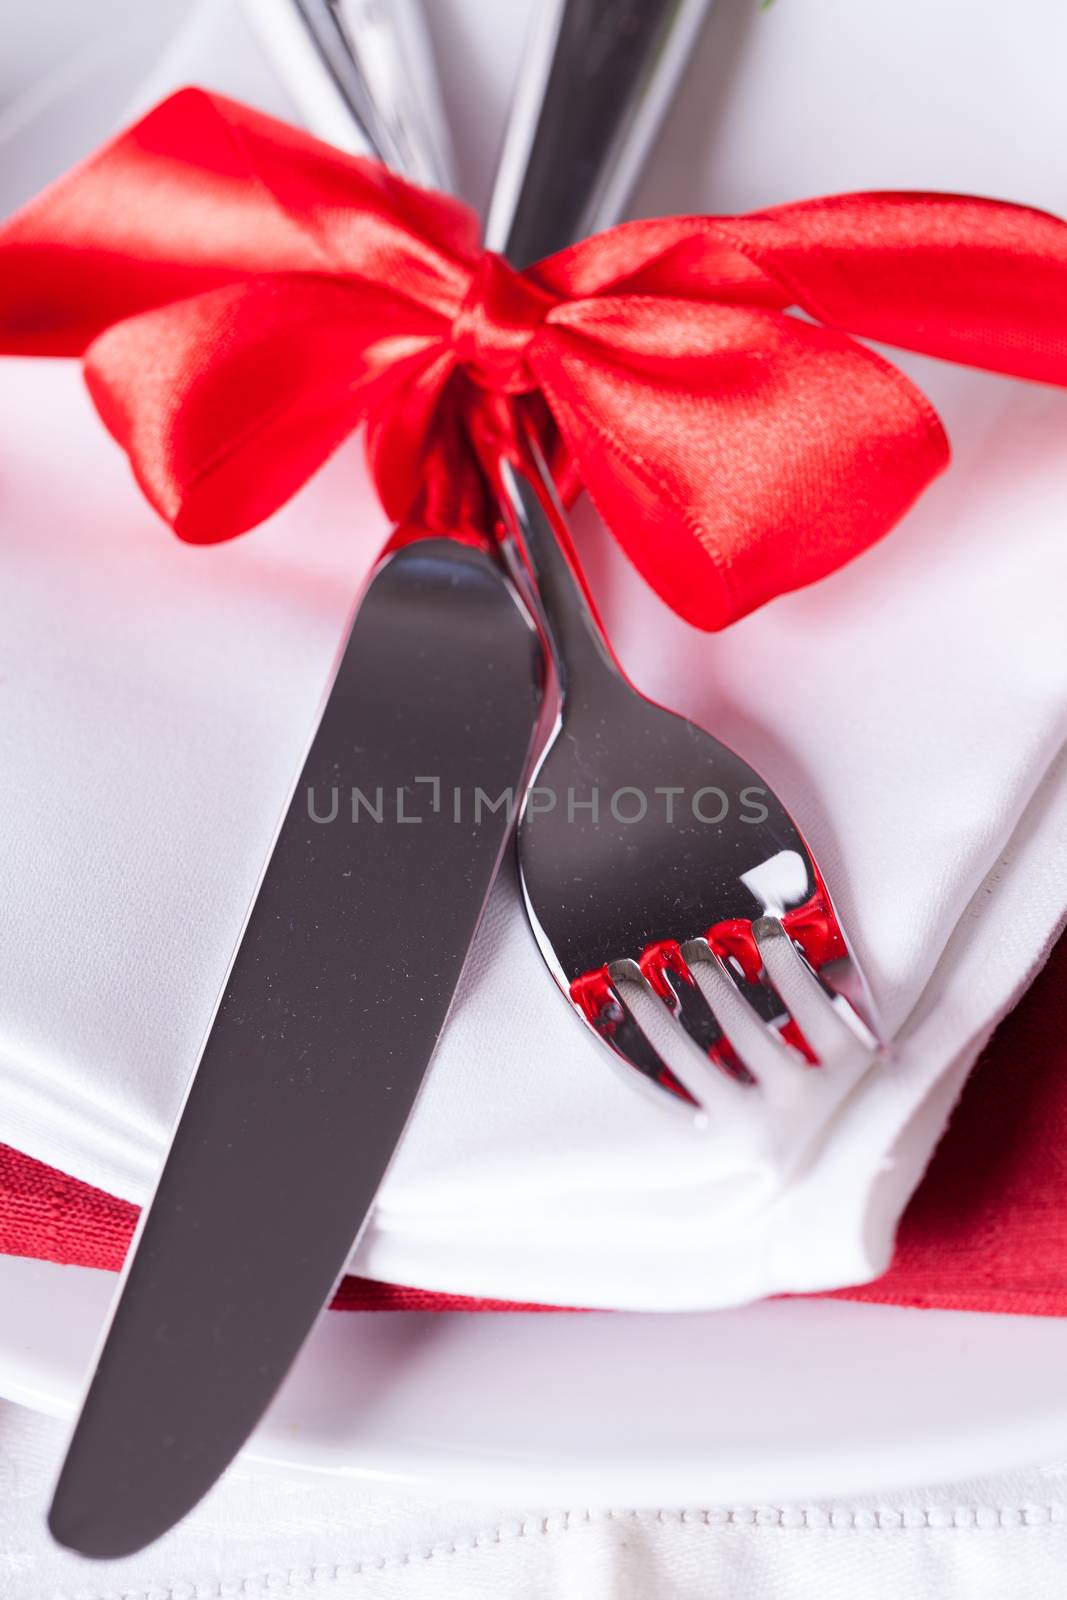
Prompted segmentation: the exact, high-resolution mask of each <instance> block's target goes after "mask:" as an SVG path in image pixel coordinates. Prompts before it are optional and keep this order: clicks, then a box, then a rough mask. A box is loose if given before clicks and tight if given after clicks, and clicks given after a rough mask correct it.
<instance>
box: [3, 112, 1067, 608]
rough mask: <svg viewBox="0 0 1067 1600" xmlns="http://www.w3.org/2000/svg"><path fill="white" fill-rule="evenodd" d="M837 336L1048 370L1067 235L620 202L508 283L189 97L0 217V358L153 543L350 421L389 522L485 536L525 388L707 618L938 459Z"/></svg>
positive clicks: (339, 170)
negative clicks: (601, 222)
mask: <svg viewBox="0 0 1067 1600" xmlns="http://www.w3.org/2000/svg"><path fill="white" fill-rule="evenodd" d="M790 308H799V309H800V310H801V311H803V312H804V313H806V316H807V317H808V318H813V319H815V320H814V322H812V321H809V320H806V319H802V318H801V317H799V316H797V315H795V314H793V312H792V311H791V310H790ZM844 329H848V330H850V331H851V332H852V333H856V334H860V335H862V336H865V337H868V338H871V339H877V340H884V341H886V342H888V343H890V344H896V345H900V346H904V347H906V348H909V349H912V350H920V351H924V352H926V353H927V354H930V355H935V356H941V357H944V358H945V359H948V360H952V361H961V362H965V363H967V364H969V365H971V366H978V367H985V368H988V369H990V370H992V371H997V372H1006V373H1012V374H1015V375H1017V376H1020V377H1026V378H1036V379H1039V380H1043V381H1046V382H1051V383H1056V384H1065V383H1067V226H1065V225H1064V223H1062V222H1060V221H1059V220H1058V219H1056V218H1054V217H1051V216H1048V215H1046V214H1044V213H1042V212H1038V211H1032V210H1029V209H1027V208H1025V207H1020V206H1012V205H1008V204H1002V203H999V202H996V201H991V200H982V199H975V198H969V197H960V196H950V195H936V194H855V195H837V196H833V197H830V198H828V199H821V200H809V201H804V202H800V203H798V204H795V205H787V206H779V207H775V208H773V209H771V210H769V211H762V212H756V213H753V214H751V215H748V216H743V217H680V218H677V217H676V218H663V219H656V220H652V221H646V222H631V223H626V224H624V225H623V226H621V227H618V228H613V229H610V230H609V231H608V232H606V233H603V234H600V235H598V236H597V237H595V238H592V239H588V240H585V241H584V242H582V243H581V244H578V245H575V246H574V247H573V248H572V249H569V250H565V251H562V252H561V253H560V254H558V255H555V256H552V257H550V258H549V259H548V260H546V261H542V262H539V263H538V264H537V265H536V266H535V267H533V268H531V269H530V270H529V271H527V272H525V273H522V274H518V273H515V272H514V271H512V270H511V268H510V267H508V266H507V265H506V263H505V262H504V261H502V260H501V259H500V258H499V257H497V256H494V255H492V254H489V253H487V252H485V251H483V250H482V249H481V248H480V244H479V238H478V229H477V223H476V221H475V218H474V216H473V214H472V213H471V212H470V211H469V210H467V208H466V207H464V206H462V205H460V204H458V203H457V202H456V201H454V200H451V199H447V198H445V197H444V196H442V195H438V194H432V193H428V192H425V191H422V190H419V189H416V188H413V187H412V186H411V185H409V184H407V183H404V182H403V181H402V180H400V179H399V178H397V177H395V176H393V175H392V174H390V173H388V172H387V171H385V170H384V169H383V168H382V167H380V166H378V165H377V164H376V163H373V162H369V161H362V160H357V159H354V158H352V157H349V156H346V155H343V154H341V153H340V152H338V151H336V150H334V149H331V148H330V147H328V146H326V145H323V144H320V143H319V142H318V141H316V140H314V139H312V138H310V137H308V136H307V135H306V134H304V133H301V132H299V131H297V130H296V129H294V128H291V127H288V126H286V125H285V124H283V123H280V122H276V121H274V120H273V119H271V118H269V117H265V116H262V115H260V114H259V113H258V112H255V111H252V110H250V109H249V108H247V107H245V106H241V105H238V104H236V103H234V102H233V101H229V100H225V99H222V98H219V97H218V96H214V95H208V94H205V93H203V92H201V91H198V90H185V91H183V92H182V93H180V94H177V95H175V96H173V97H172V98H171V99H169V100H167V101H164V103H163V104H162V105H160V106H158V107H157V108H156V109H155V110H154V111H152V112H150V113H149V115H148V116H146V117H145V118H144V120H143V121H141V122H139V123H137V124H136V125H135V126H134V127H133V128H131V129H129V130H128V131H127V132H126V133H124V134H122V135H120V137H119V138H117V139H116V140H115V141H114V142H113V143H112V144H111V145H109V146H107V147H106V148H105V149H104V150H103V151H102V152H100V153H99V154H98V155H96V156H94V157H93V158H91V159H90V160H89V161H88V162H87V163H86V164H84V165H83V166H81V167H80V168H78V169H77V170H75V171H74V172H73V173H71V174H70V175H69V176H67V177H66V178H64V179H62V180H61V181H60V182H59V183H58V184H56V185H55V186H54V187H52V188H51V189H50V190H48V191H46V193H45V194H44V195H42V196H41V197H40V198H39V199H37V200H36V201H34V202H33V203H31V204H30V205H29V206H28V207H27V208H26V209H25V210H23V211H22V212H21V213H20V214H19V215H18V216H16V217H15V218H14V219H13V220H12V221H10V222H9V223H8V224H7V225H6V226H5V227H4V228H3V229H2V230H0V349H3V350H6V351H8V352H10V353H19V354H32V355H57V356H71V355H82V356H84V361H85V372H86V377H87V379H88V383H89V388H90V391H91V393H92V396H93V399H94V401H95V402H96V405H97V407H98V409H99V411H100V414H101V416H102V417H103V419H104V421H105V423H106V424H107V426H108V428H109V429H110V430H111V432H112V433H113V434H114V435H115V437H116V439H118V441H119V442H120V443H121V444H122V446H123V447H124V448H125V449H126V450H127V451H128V453H129V456H130V460H131V462H132V464H133V469H134V472H135V473H136V475H137V479H138V481H139V482H140V484H141V486H142V488H143V489H144V491H145V493H146V495H147V496H148V498H149V499H150V500H151V502H152V504H153V505H154V506H155V507H156V508H157V509H158V510H159V511H160V512H161V513H162V515H163V516H164V517H165V518H166V519H167V521H168V522H170V523H171V525H172V526H173V527H174V528H175V530H176V531H177V532H178V533H179V534H180V535H181V536H182V537H183V538H185V539H191V540H195V541H198V542H210V541H213V540H218V539H226V538H229V537H231V536H232V535H234V534H237V533H240V532H242V531H243V530H244V529H246V528H250V527H252V526H253V525H254V524H255V523H257V522H259V521H261V520H262V519H263V518H264V517H267V516H269V515H270V514H271V512H273V511H275V510H276V509H277V508H278V507H279V506H280V505H282V504H283V502H284V501H285V500H287V499H288V498H289V496H290V495H292V494H293V493H294V492H295V491H296V490H297V489H298V488H299V487H300V485H301V484H302V483H303V482H304V481H305V480H306V479H307V478H308V477H309V476H310V474H311V473H313V472H314V471H315V470H316V469H317V468H318V467H319V466H320V465H321V463H322V462H323V461H324V460H325V459H326V457H327V456H328V455H329V454H330V453H331V452H332V451H333V450H334V449H335V448H336V446H337V445H338V444H339V443H340V442H341V440H342V439H344V438H345V437H346V436H347V435H348V434H349V433H351V432H352V430H353V429H354V428H356V427H357V426H358V425H359V424H360V423H365V424H366V426H367V442H368V448H369V454H370V461H371V467H372V471H373V474H374V479H375V482H376V484H377V487H378V490H379V492H380V494H381V498H382V500H383V502H384V504H385V507H386V509H387V510H388V511H389V513H390V514H391V515H392V516H393V517H394V518H396V519H397V520H398V521H401V522H403V521H405V520H408V521H409V522H417V523H418V524H419V525H420V526H421V527H425V528H429V529H430V530H431V531H447V532H451V533H454V534H458V535H459V536H461V537H466V538H480V537H484V536H485V535H484V532H483V530H485V529H487V528H488V527H490V526H491V521H490V520H488V508H487V505H486V499H485V494H486V491H485V480H484V478H483V475H482V472H481V470H480V468H479V465H478V462H479V460H481V459H485V456H486V453H487V452H491V451H493V450H495V449H497V448H499V446H500V443H501V441H502V440H504V441H506V440H507V438H508V436H509V430H510V429H512V428H513V426H514V412H515V410H516V408H517V409H519V410H522V409H525V410H526V411H527V412H529V413H530V414H531V415H533V416H534V417H535V418H536V419H537V420H538V421H539V422H540V424H541V425H542V426H543V427H544V428H545V430H546V437H548V438H549V440H550V443H551V444H552V446H553V449H554V462H555V465H556V467H557V469H558V470H559V472H560V474H561V476H562V477H563V478H564V479H565V480H566V481H568V482H569V483H570V484H571V485H573V484H574V483H575V482H580V483H581V484H583V485H584V486H585V488H586V489H587V490H588V491H589V494H590V495H591V496H592V499H593V501H594V502H595V504H596V506H597V507H598V509H599V511H600V512H601V514H602V516H603V517H604V520H605V521H606V522H607V524H608V525H609V527H610V528H611V529H612V530H613V531H614V533H615V535H616V537H617V538H618V539H619V540H620V542H621V543H622V544H623V546H624V547H625V548H626V550H627V551H628V552H629V554H630V556H631V558H632V559H633V561H634V562H635V563H636V565H637V566H638V567H639V568H640V570H641V571H642V572H643V573H644V575H645V576H646V578H647V579H648V580H649V582H650V583H652V584H653V585H654V587H655V588H656V589H657V590H658V591H659V593H660V594H661V595H662V596H663V598H664V599H665V600H667V601H668V602H669V604H670V605H672V606H673V607H674V608H675V610H676V611H678V612H680V613H681V615H682V616H684V617H686V618H687V619H688V620H689V621H690V622H693V623H696V624H697V625H699V626H701V627H707V628H717V627H722V626H723V625H724V624H726V623H728V622H730V621H732V620H733V619H734V618H736V617H739V616H742V615H744V613H745V612H747V611H750V610H751V609H752V608H753V607H755V606H757V605H760V604H761V603H762V602H763V601H765V600H767V599H769V598H770V597H771V596H772V595H775V594H780V593H782V592H784V591H786V590H789V589H794V588H797V587H799V586H800V585H802V584H806V583H810V582H812V581H813V580H814V579H816V578H819V577H821V576H822V575H823V574H825V573H827V572H830V571H832V570H833V569H834V568H835V567H838V566H840V565H841V564H842V563H843V562H845V561H847V560H849V559H850V558H851V557H852V556H854V555H856V554H857V553H858V552H859V551H861V550H863V549H864V548H865V547H866V546H867V545H869V544H871V543H872V542H873V541H874V540H875V539H877V538H879V537H880V536H881V535H882V534H883V533H885V532H886V530H887V529H888V528H889V527H891V525H892V524H893V523H894V522H895V521H896V520H897V518H898V517H899V516H900V515H901V514H902V513H903V512H904V511H905V510H906V509H907V507H908V506H909V505H911V503H912V501H913V500H914V499H915V497H916V496H917V495H918V494H919V492H920V491H921V490H922V489H923V487H924V486H925V485H926V484H927V483H928V482H929V481H930V479H931V478H932V477H933V476H934V475H935V474H936V473H937V472H938V471H940V470H941V468H942V467H944V466H945V464H946V462H947V459H948V445H947V442H946V439H945V436H944V432H943V430H942V428H941V425H940V423H939V421H938V418H937V417H936V415H935V414H934V412H933V410H932V409H931V407H930V405H929V404H928V403H927V401H926V400H925V399H924V397H923V396H922V395H921V394H920V393H919V392H918V391H917V390H916V389H915V387H914V386H913V385H912V384H911V383H910V382H909V381H908V380H907V379H906V378H905V377H904V376H903V375H902V374H901V373H900V372H898V371H896V370H895V369H894V368H893V367H891V366H890V365H889V364H888V363H886V362H885V361H884V360H882V359H881V357H879V356H878V355H876V354H874V352H873V351H871V350H869V349H866V348H865V347H864V346H863V345H860V344H858V343H857V342H856V341H855V339H853V338H851V337H850V336H849V334H848V333H846V332H844V331H842V330H844ZM546 407H547V413H550V417H549V416H548V415H546V410H545V408H546Z"/></svg>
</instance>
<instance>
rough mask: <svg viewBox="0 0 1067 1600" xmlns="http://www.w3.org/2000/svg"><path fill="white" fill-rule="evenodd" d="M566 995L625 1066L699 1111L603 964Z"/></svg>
mask: <svg viewBox="0 0 1067 1600" xmlns="http://www.w3.org/2000/svg"><path fill="white" fill-rule="evenodd" d="M570 997H571V1001H572V1002H573V1004H574V1005H575V1006H576V1007H577V1009H578V1011H579V1012H580V1013H581V1015H582V1017H583V1018H584V1020H585V1021H586V1022H587V1023H588V1024H589V1026H590V1027H591V1028H592V1029H593V1031H594V1033H598V1034H599V1035H600V1037H601V1038H602V1039H603V1040H604V1042H605V1043H606V1044H609V1045H610V1046H611V1048H612V1050H614V1051H615V1053H616V1055H618V1056H621V1058H622V1060H623V1061H625V1062H626V1064H627V1066H629V1067H633V1068H634V1069H635V1070H636V1071H637V1072H639V1073H640V1074H641V1077H642V1078H643V1079H645V1080H646V1081H647V1082H648V1083H649V1084H651V1085H653V1086H654V1088H655V1089H656V1090H657V1091H660V1092H662V1093H663V1094H665V1095H667V1096H668V1097H669V1099H671V1100H672V1101H674V1102H675V1103H676V1104H677V1103H678V1102H679V1101H680V1102H682V1103H683V1104H685V1105H687V1106H689V1107H690V1108H691V1109H692V1110H694V1111H700V1109H701V1107H700V1102H699V1101H698V1100H697V1099H696V1098H695V1096H694V1095H692V1094H690V1092H689V1090H688V1089H687V1088H686V1086H685V1084H684V1083H682V1081H681V1079H680V1078H677V1077H676V1076H675V1074H674V1073H673V1072H672V1071H671V1069H670V1067H669V1066H668V1065H667V1063H666V1062H665V1061H664V1060H663V1057H662V1056H661V1055H660V1054H659V1051H658V1050H657V1049H656V1048H655V1046H654V1045H653V1043H652V1041H651V1040H650V1039H649V1037H648V1035H647V1034H646V1033H645V1031H644V1029H643V1028H642V1027H641V1024H640V1023H639V1022H638V1020H637V1018H636V1017H635V1016H634V1014H633V1012H632V1011H631V1010H630V1007H629V1006H628V1005H627V1004H626V1001H625V1000H624V999H623V998H622V995H621V994H620V993H619V990H618V988H617V986H616V984H615V983H614V982H613V980H612V977H611V974H610V973H609V972H608V969H607V968H606V967H602V968H601V969H600V970H599V971H598V972H591V973H587V974H586V976H585V977H583V978H579V979H578V980H577V981H576V982H575V983H572V984H571V989H570Z"/></svg>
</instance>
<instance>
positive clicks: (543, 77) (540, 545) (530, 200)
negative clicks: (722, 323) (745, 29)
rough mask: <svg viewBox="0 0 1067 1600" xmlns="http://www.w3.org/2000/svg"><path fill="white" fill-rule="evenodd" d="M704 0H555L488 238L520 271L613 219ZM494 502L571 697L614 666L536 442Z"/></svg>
mask: <svg viewBox="0 0 1067 1600" xmlns="http://www.w3.org/2000/svg"><path fill="white" fill-rule="evenodd" d="M710 3H711V0H554V3H553V4H547V5H545V6H544V9H543V10H542V12H541V13H540V14H539V19H538V26H537V29H536V32H535V34H534V37H533V39H532V41H531V42H530V46H529V48H528V50H527V55H526V59H525V63H524V67H523V71H522V73H521V74H520V78H519V83H518V87H517V90H516V94H515V100H514V107H513V110H512V114H511V118H510V121H509V123H508V129H507V133H506V135H505V139H504V147H503V153H502V155H501V159H500V165H499V167H498V169H497V176H496V181H495V184H494V188H493V198H492V202H491V204H490V209H489V221H488V225H487V228H486V243H487V245H488V246H489V247H490V248H491V249H496V250H498V251H500V252H501V253H502V254H503V255H505V256H506V257H507V259H508V260H509V261H510V263H511V265H512V266H514V267H518V268H522V267H525V266H528V265H529V264H530V263H531V262H532V261H537V260H540V259H541V258H542V257H544V256H546V255H550V254H551V253H552V252H553V251H555V250H559V249H562V248H563V247H564V246H566V245H568V244H570V243H572V242H573V240H574V239H575V238H580V237H581V236H582V235H583V234H584V233H586V232H587V231H590V230H592V229H594V228H597V227H604V226H606V225H607V224H609V223H611V222H614V221H616V220H617V218H618V215H619V213H620V211H621V210H622V208H623V206H624V204H625V202H626V199H627V197H628V195H629V192H630V189H631V187H632V185H633V183H634V181H635V179H636V177H637V175H638V173H639V171H640V169H641V167H642V165H643V164H644V160H645V158H646V156H647V154H648V152H649V150H650V148H651V146H652V142H653V140H654V138H655V135H656V132H657V130H658V127H659V123H660V121H661V119H662V116H663V112H664V111H665V110H666V107H667V105H668V103H669V100H670V97H671V94H672V93H673V90H674V88H675V85H676V84H677V82H678V79H679V77H680V75H681V72H682V70H683V68H684V66H685V64H686V61H687V60H688V57H689V55H690V53H691V50H692V47H693V44H694V42H695V40H696V37H697V34H698V33H699V30H700V27H701V25H702V23H703V21H704V17H705V15H706V13H707V10H708V8H709V5H710ZM499 478H500V483H501V487H502V489H503V495H502V504H503V505H504V508H505V512H506V513H507V512H509V511H510V515H509V516H508V517H507V520H508V521H509V523H510V524H511V525H512V531H513V532H514V533H515V534H516V542H517V544H518V545H519V547H520V550H521V553H522V555H523V557H524V558H525V562H526V565H527V567H528V568H529V571H530V574H531V576H532V578H533V581H534V584H535V586H536V590H537V594H536V595H532V596H531V595H530V594H529V587H530V586H529V584H527V585H526V589H527V598H528V600H529V602H530V604H531V606H532V609H534V610H535V612H538V613H540V615H541V620H542V623H543V625H545V631H546V633H547V635H548V643H549V645H550V648H551V651H552V655H553V658H554V662H555V666H556V670H557V675H558V678H559V686H560V694H561V698H562V703H563V714H564V715H566V707H567V699H568V695H569V694H573V692H574V690H575V688H576V687H577V686H579V685H580V684H583V683H585V682H586V681H587V680H588V679H589V678H591V677H592V678H594V679H596V678H600V679H602V677H603V675H604V673H605V672H607V673H608V674H610V675H611V676H616V675H617V674H618V672H619V669H618V667H617V665H616V664H615V661H614V658H613V656H612V654H611V650H610V648H609V646H608V644H607V641H606V639H605V637H604V635H603V633H602V632H601V629H600V627H599V624H598V623H597V621H596V618H595V616H594V613H593V610H592V607H591V605H590V602H589V599H588V592H587V589H586V585H585V582H584V580H583V578H582V574H581V568H580V566H579V564H578V561H577V558H576V557H575V555H574V550H573V545H572V542H571V539H570V536H569V533H568V532H567V524H566V519H565V517H564V513H563V508H562V507H561V506H560V504H559V501H558V499H557V497H556V494H555V489H554V487H553V485H552V482H551V478H550V477H549V474H548V471H547V468H546V467H545V465H544V462H543V460H542V458H541V456H540V452H539V451H538V450H537V448H536V444H534V443H531V444H530V445H529V447H528V449H527V451H526V460H525V461H524V463H523V465H522V467H521V468H520V467H518V466H517V465H516V464H515V462H514V461H510V460H502V461H501V462H500V463H499Z"/></svg>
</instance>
